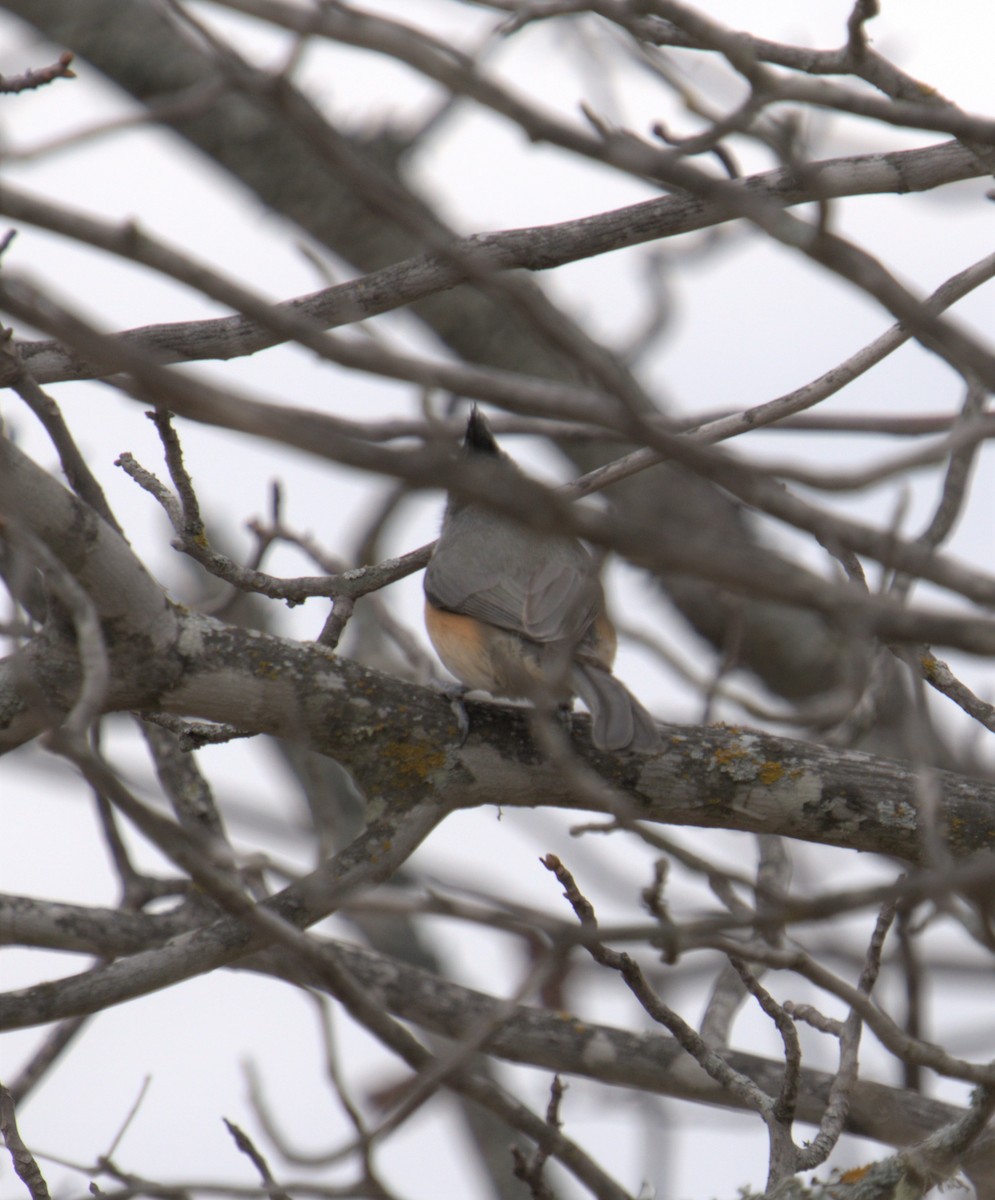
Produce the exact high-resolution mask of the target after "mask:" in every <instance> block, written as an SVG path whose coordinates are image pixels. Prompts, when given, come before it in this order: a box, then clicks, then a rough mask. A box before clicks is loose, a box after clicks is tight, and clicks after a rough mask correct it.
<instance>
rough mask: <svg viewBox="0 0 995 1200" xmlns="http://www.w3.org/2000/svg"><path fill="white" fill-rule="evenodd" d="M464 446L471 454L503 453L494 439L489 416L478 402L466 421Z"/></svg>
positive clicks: (495, 454)
mask: <svg viewBox="0 0 995 1200" xmlns="http://www.w3.org/2000/svg"><path fill="white" fill-rule="evenodd" d="M463 448H464V449H465V450H467V451H469V453H471V454H491V455H494V456H497V455H498V454H500V453H501V451H500V449H499V447H498V444H497V442H496V441H495V440H494V434H493V433H491V427H490V425H488V424H487V418H486V417H485V416H484V414H483V413H482V412H481V411H480V409H479V408H477V406H476V404H475V405H474V406H473V408H471V409H470V417H469V419H468V420H467V423H466V436H465V437H464V438H463Z"/></svg>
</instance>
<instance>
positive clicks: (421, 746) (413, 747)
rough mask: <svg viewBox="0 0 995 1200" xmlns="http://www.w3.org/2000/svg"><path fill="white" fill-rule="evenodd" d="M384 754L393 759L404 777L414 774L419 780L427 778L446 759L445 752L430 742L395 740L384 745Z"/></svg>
mask: <svg viewBox="0 0 995 1200" xmlns="http://www.w3.org/2000/svg"><path fill="white" fill-rule="evenodd" d="M383 754H384V757H385V758H388V759H391V760H392V761H393V763H394V766H395V768H396V769H397V771H398V772H399V773H400V774H401V776H402V777H403V776H408V777H411V776H413V777H414V778H415V779H419V780H422V779H427V778H428V777H429V775H431V774H432V772H433V771H438V770H439V769H440V767H442V766H443V765H444V764H445V761H446V755H445V752H444V751H443V750H439V749H438V748H437V747H435V746H431V745H429V744H428V742H420V743H419V742H394V743H393V744H390V745H387V746H385V747H384V749H383Z"/></svg>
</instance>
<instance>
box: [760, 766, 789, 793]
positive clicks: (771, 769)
mask: <svg viewBox="0 0 995 1200" xmlns="http://www.w3.org/2000/svg"><path fill="white" fill-rule="evenodd" d="M783 778H784V767H783V766H782V765H781V764H780V763H779V762H773V761H771V760H768V761H767V762H765V763H762V764H761V767H760V782H761V783H765V784H766V785H767V786H768V787H771V786H772V785H773V784H775V783H780V781H781V780H782V779H783Z"/></svg>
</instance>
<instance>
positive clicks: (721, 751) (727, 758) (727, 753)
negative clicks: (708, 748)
mask: <svg viewBox="0 0 995 1200" xmlns="http://www.w3.org/2000/svg"><path fill="white" fill-rule="evenodd" d="M746 755H747V751H746V750H744V749H743V748H742V747H741V746H719V747H717V749H716V751H715V761H716V762H717V763H722V764H723V765H724V764H725V763H731V762H735V761H736V760H737V759H740V758H746Z"/></svg>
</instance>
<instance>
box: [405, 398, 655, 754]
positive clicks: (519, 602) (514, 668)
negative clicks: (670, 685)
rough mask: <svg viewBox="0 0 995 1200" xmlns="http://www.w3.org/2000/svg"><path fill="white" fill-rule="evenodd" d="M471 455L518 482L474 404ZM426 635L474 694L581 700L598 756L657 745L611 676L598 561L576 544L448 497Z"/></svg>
mask: <svg viewBox="0 0 995 1200" xmlns="http://www.w3.org/2000/svg"><path fill="white" fill-rule="evenodd" d="M463 454H464V456H465V458H466V459H467V460H468V461H471V462H472V461H474V460H477V461H478V462H481V463H483V462H484V461H487V462H489V464H490V467H489V469H491V470H494V471H496V473H497V477H498V478H499V479H502V480H505V481H506V480H508V479H511V480H514V478H516V477H517V476H519V471H518V468H517V467H516V466H515V464H514V463H513V462H512V460H511V459H510V458H509V457H508V455H507V454H505V453H504V452H503V451H502V450H501V449H500V447H499V446H498V444H497V442H496V441H495V440H494V435H493V434H492V433H491V431H490V428H489V426H488V424H487V422H486V420H485V419H484V417H483V416H482V415H481V414H480V413H479V412H478V410H477V409H476V407H474V409H473V410H472V412H471V413H470V419H469V421H468V423H467V428H466V436H465V438H464V439H463ZM425 627H426V629H427V630H428V635H429V637H430V638H431V639H432V644H433V645H434V646H435V649H436V651H437V652H438V655H439V657H440V658H441V659H442V661H443V662H444V663H445V665H446V666H447V667H448V668H449V670H450V671H452V673H453V674H454V675H455V676H456V677H457V679H459V680H460V681H461V682H462V683H463V684H465V685H466V686H467V687H469V688H471V689H478V688H479V689H481V690H483V691H486V692H490V693H491V695H493V696H507V697H509V698H520V697H524V698H527V699H530V700H532V701H533V702H536V703H540V704H543V703H545V704H549V703H551V702H552V703H555V704H558V705H562V704H569V703H570V701H571V700H572V699H573V697H574V696H575V695H576V696H580V698H581V699H582V700H583V701H584V703H585V704H586V705H587V707H588V708H589V709H590V711H591V740H592V741H593V742H594V744H595V746H597V747H598V748H599V749H601V750H612V751H617V750H634V751H637V752H639V753H648V752H650V751H651V750H654V749H656V748H657V746H658V744H659V733H658V732H657V729H656V726H655V725H654V723H653V718H652V717H651V716H650V715H649V713H648V712H647V711H646V709H645V708H643V706H642V705H641V704H640V703H639V701H638V700H637V699H636V698H635V697H634V696H633V695H631V694H630V692H629V691H628V690H627V689H626V687H625V686H624V684H622V683H621V682H620V681H619V680H618V679H616V678H615V676H614V675H613V674H612V673H611V666H612V663H613V662H614V660H615V648H616V642H617V638H616V635H615V628H614V626H613V625H612V623H611V621H610V620H609V619H608V616H607V614H606V612H605V597H604V591H603V590H602V587H601V580H600V578H599V571H598V564H597V563H596V562H595V560H594V558H593V557H592V556H591V554H590V553H588V551H587V550H586V549H585V548H584V546H583V545H581V543H580V542H579V541H577V539H576V538H572V537H566V536H564V535H562V534H550V533H542V532H539V531H538V530H534V529H529V528H527V527H526V526H524V525H521V524H519V523H518V522H516V521H513V520H511V518H509V517H504V516H502V515H501V514H499V513H498V512H496V511H495V510H494V509H491V508H488V507H487V506H485V505H483V504H478V503H474V502H472V501H467V500H461V499H460V498H459V497H458V496H456V495H454V494H452V493H450V495H449V500H448V503H447V504H446V511H445V516H444V517H443V520H442V530H441V532H440V534H439V540H438V542H437V543H436V546H435V550H434V552H433V554H432V558H431V561H430V562H429V564H428V567H427V569H426V571H425Z"/></svg>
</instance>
